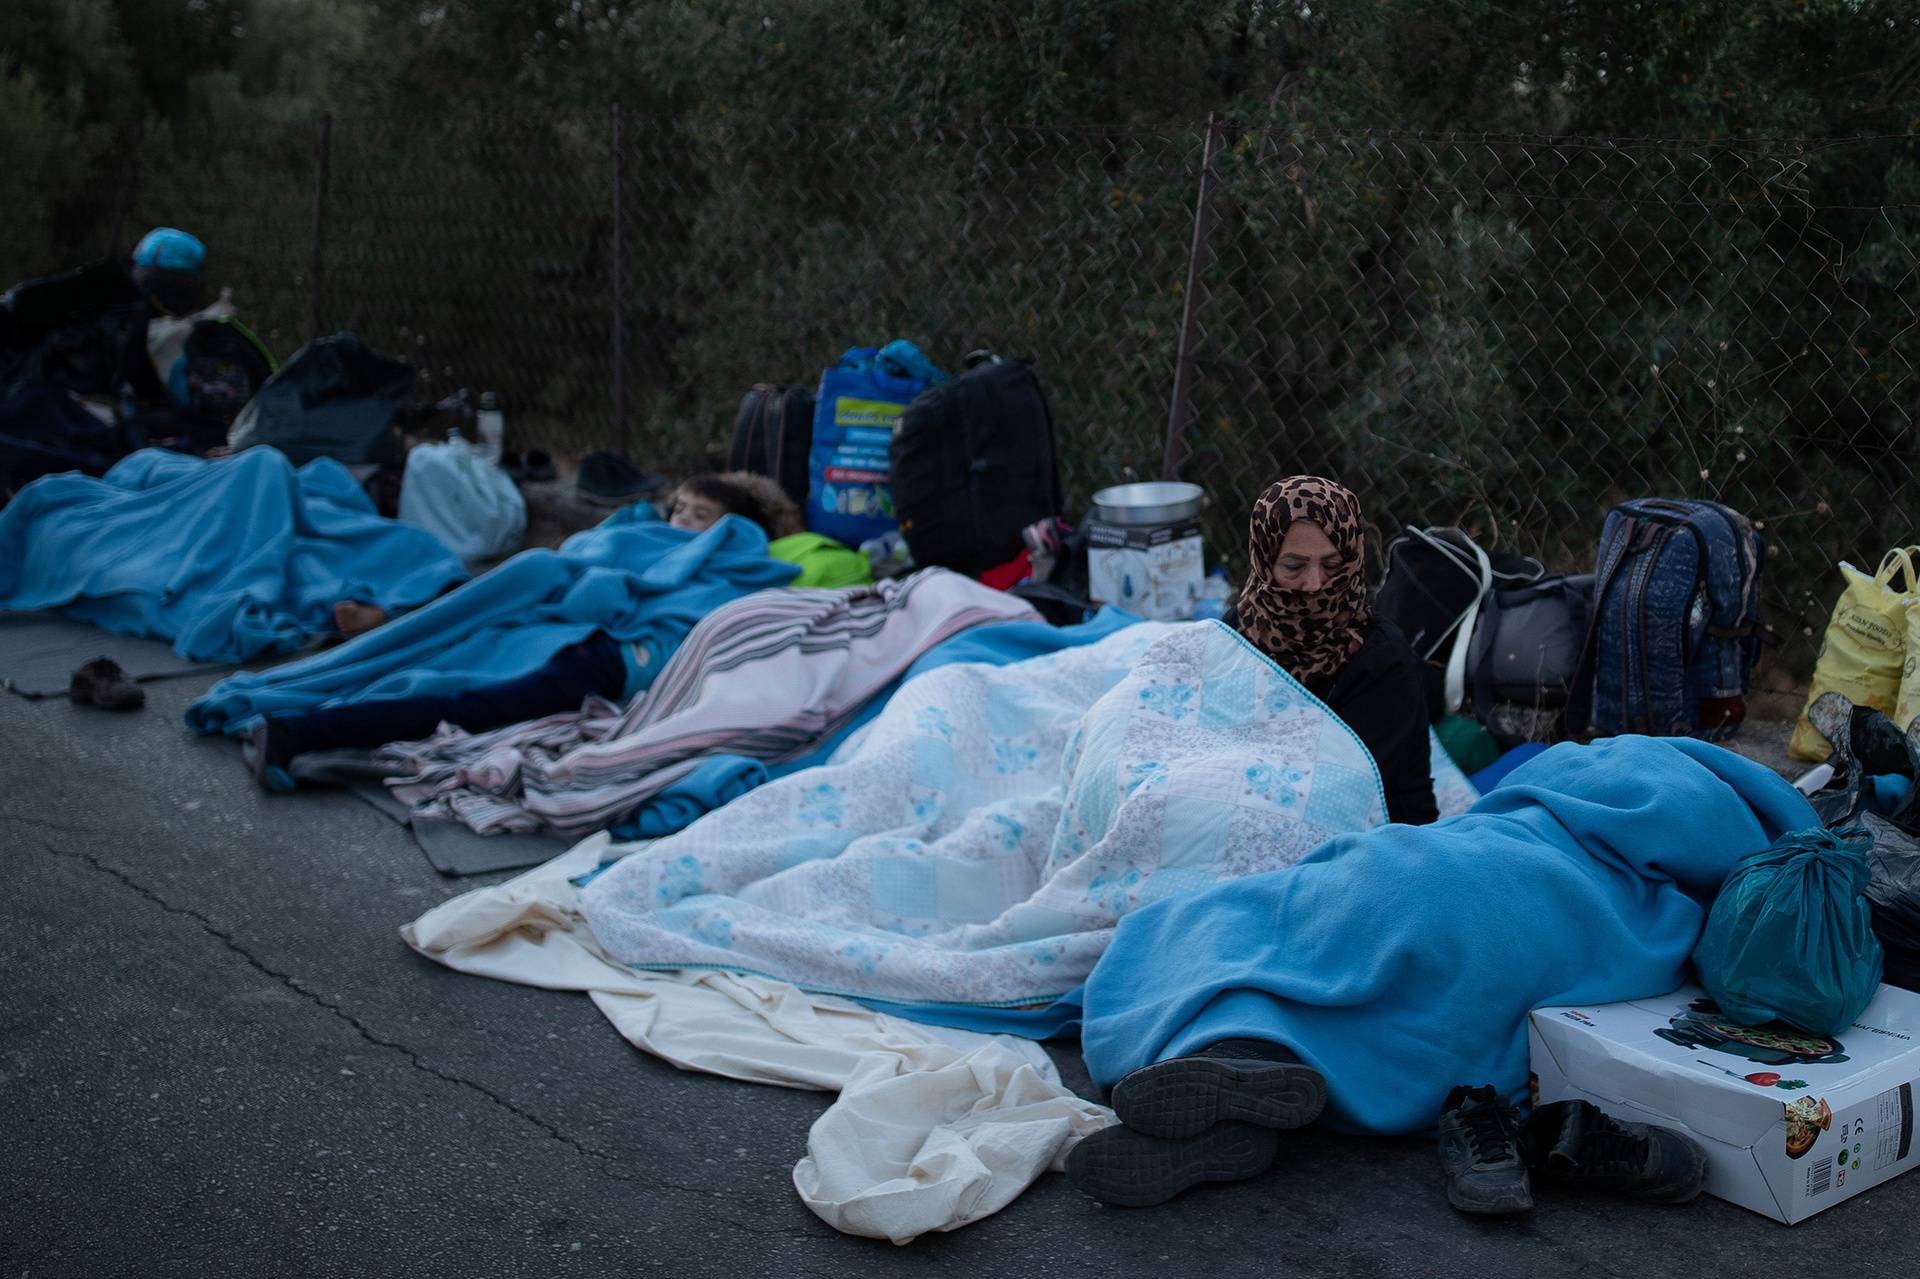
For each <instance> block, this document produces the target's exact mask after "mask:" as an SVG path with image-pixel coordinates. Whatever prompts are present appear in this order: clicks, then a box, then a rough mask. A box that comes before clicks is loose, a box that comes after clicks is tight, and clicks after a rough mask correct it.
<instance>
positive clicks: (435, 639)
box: [187, 515, 796, 735]
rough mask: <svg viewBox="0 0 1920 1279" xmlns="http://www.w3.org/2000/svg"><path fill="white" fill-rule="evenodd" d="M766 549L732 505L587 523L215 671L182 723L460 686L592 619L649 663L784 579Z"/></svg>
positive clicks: (531, 663)
mask: <svg viewBox="0 0 1920 1279" xmlns="http://www.w3.org/2000/svg"><path fill="white" fill-rule="evenodd" d="M396 527H404V526H396ZM407 531H408V532H409V533H412V534H413V535H415V536H418V537H423V538H424V537H426V536H427V534H425V533H422V532H420V531H419V530H418V529H408V530H407ZM766 551H767V538H766V534H765V533H763V532H761V530H760V527H759V526H758V525H756V524H752V523H750V522H748V521H747V520H745V519H742V518H741V517H739V516H737V515H729V516H724V517H722V518H721V519H720V521H719V522H718V523H717V524H715V525H714V526H713V527H712V528H709V529H707V530H706V531H705V532H701V533H693V532H689V531H688V530H686V529H678V528H673V527H672V526H670V525H668V524H665V523H662V522H660V521H657V520H656V521H653V522H651V523H646V524H624V525H619V526H616V527H613V528H594V529H588V530H586V531H585V532H583V533H576V534H574V536H572V537H570V538H568V539H567V540H566V542H565V543H564V544H563V545H562V546H561V548H560V549H559V550H558V551H549V550H544V549H535V550H530V551H522V552H521V553H520V554H518V555H516V556H514V557H513V558H512V559H510V560H508V561H507V562H506V563H504V564H502V565H500V566H499V567H498V568H495V569H493V570H492V571H490V572H487V573H483V574H481V575H480V576H479V577H477V578H475V579H474V580H473V581H471V582H469V583H467V584H466V585H465V586H463V587H461V588H460V589H459V590H457V591H452V592H449V593H448V594H446V595H443V596H441V597H440V598H438V599H436V600H434V601H433V602H432V603H431V604H429V605H427V606H426V607H425V608H421V609H416V610H415V611H413V612H411V613H408V614H407V615H406V616H405V617H400V618H396V619H395V620H393V621H391V622H388V623H387V624H386V625H385V626H380V627H376V628H375V629H373V630H371V631H368V632H367V633H366V634H364V635H360V636H357V637H356V638H354V639H352V640H350V641H349V642H347V643H345V644H342V645H340V647H338V648H335V649H330V650H329V651H327V652H324V653H318V654H315V655H314V656H312V657H309V658H305V659H303V660H301V661H298V662H289V663H287V664H286V665H285V666H281V667H277V668H275V669H274V670H271V671H262V672H248V673H245V674H240V675H234V676H231V677H229V678H227V679H224V680H221V681H220V682H219V683H218V684H216V685H214V686H213V688H211V689H210V690H208V691H207V693H206V695H205V696H203V697H200V698H199V699H197V700H196V701H194V703H193V704H192V705H191V706H189V707H188V708H187V727H189V728H191V729H193V730H194V731H195V732H197V733H228V734H233V735H237V734H239V733H240V732H241V731H242V730H243V729H244V728H245V727H246V725H247V724H248V723H250V722H251V721H252V720H253V718H254V717H255V716H257V715H262V714H267V713H272V712H280V711H296V710H306V709H309V708H312V707H321V706H338V705H340V704H342V703H345V702H353V701H373V700H376V699H380V698H388V697H436V696H444V695H448V694H453V693H458V692H459V691H461V690H462V689H467V688H473V687H476V686H480V685H485V684H494V683H499V682H500V681H502V680H508V679H514V678H517V677H519V676H522V675H526V674H528V673H529V672H531V671H534V670H537V669H539V668H540V667H541V666H543V665H544V664H546V663H547V662H548V661H549V660H551V659H552V657H553V655H554V654H555V653H557V652H559V651H560V650H561V649H563V648H565V647H566V646H567V645H569V644H577V643H579V642H580V641H581V640H583V639H585V638H586V637H587V636H588V635H591V634H592V633H593V632H594V631H595V630H602V631H605V632H606V633H607V634H609V635H611V636H612V637H613V638H614V639H617V640H620V641H622V642H623V643H627V644H631V645H633V646H634V647H635V648H636V649H637V650H641V651H644V652H645V653H646V654H647V655H648V657H649V659H650V662H651V665H650V666H649V669H654V670H657V669H659V668H660V667H662V666H664V665H665V664H666V661H667V658H668V657H669V656H670V655H671V654H672V653H673V651H674V649H676V648H678V647H679V645H680V641H681V640H683V639H684V638H686V634H687V632H688V631H689V630H691V629H692V628H693V625H694V623H695V622H698V621H699V620H700V619H701V618H703V617H705V616H706V615H707V614H708V613H710V612H712V611H713V610H714V609H716V608H718V607H719V606H720V605H722V604H725V603H727V602H728V601H730V600H736V599H739V598H740V597H741V596H742V595H746V594H748V593H749V592H752V591H757V590H761V589H763V588H766V587H770V586H784V585H785V584H786V583H788V582H790V581H792V580H793V575H794V573H795V571H796V570H795V569H794V566H793V565H791V564H787V563H783V562H781V561H779V560H775V559H771V558H769V557H768V555H767V553H766ZM448 557H449V558H451V553H449V554H448ZM456 562H457V561H456Z"/></svg>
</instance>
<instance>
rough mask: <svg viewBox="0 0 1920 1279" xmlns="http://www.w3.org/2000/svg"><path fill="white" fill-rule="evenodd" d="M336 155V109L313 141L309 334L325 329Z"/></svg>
mask: <svg viewBox="0 0 1920 1279" xmlns="http://www.w3.org/2000/svg"><path fill="white" fill-rule="evenodd" d="M332 155H333V113H332V112H331V111H329V112H327V113H325V114H324V115H322V116H321V117H320V134H319V137H318V139H317V140H316V141H315V143H314V166H313V262H312V264H311V266H310V268H309V275H308V285H309V286H310V288H311V289H312V294H313V298H312V317H311V318H312V326H311V328H310V329H309V330H308V336H310V337H319V336H320V335H321V334H323V333H325V332H326V329H325V327H324V324H323V321H322V318H321V317H322V316H323V315H324V313H325V312H324V310H323V308H322V305H321V296H320V289H321V273H322V272H323V271H324V270H325V267H326V243H327V176H328V169H329V166H330V165H331V163H332Z"/></svg>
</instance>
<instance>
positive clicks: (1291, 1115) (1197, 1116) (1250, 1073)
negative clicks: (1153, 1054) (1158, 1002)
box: [1113, 1039, 1327, 1137]
mask: <svg viewBox="0 0 1920 1279" xmlns="http://www.w3.org/2000/svg"><path fill="white" fill-rule="evenodd" d="M1326 1104H1327V1081H1326V1080H1325V1078H1323V1077H1322V1076H1321V1074H1320V1072H1319V1071H1317V1070H1315V1069H1314V1068H1313V1067H1312V1066H1309V1065H1307V1064H1306V1063H1305V1062H1303V1061H1301V1060H1300V1059H1299V1058H1298V1057H1296V1056H1294V1055H1293V1054H1292V1053H1291V1052H1289V1051H1288V1050H1287V1049H1285V1048H1283V1047H1281V1046H1280V1045H1279V1044H1271V1043H1267V1042H1266V1041H1264V1040H1259V1039H1225V1040H1222V1041H1220V1042H1219V1043H1217V1044H1209V1045H1208V1046H1207V1047H1205V1048H1203V1049H1201V1050H1200V1051H1199V1052H1197V1053H1195V1054H1193V1055H1192V1056H1189V1057H1169V1058H1167V1060H1165V1061H1157V1062H1155V1063H1154V1064H1153V1065H1151V1066H1142V1067H1141V1068H1140V1069H1139V1070H1136V1071H1134V1072H1133V1073H1132V1074H1130V1075H1128V1076H1127V1077H1126V1078H1125V1079H1122V1080H1121V1081H1120V1082H1119V1083H1117V1084H1115V1085H1114V1086H1113V1113H1114V1114H1116V1115H1118V1116H1120V1122H1121V1123H1123V1124H1125V1125H1126V1126H1127V1127H1129V1128H1132V1129H1133V1130H1135V1131H1136V1132H1142V1133H1146V1134H1147V1135H1148V1136H1151V1137H1193V1136H1197V1135H1198V1134H1200V1133H1203V1132H1205V1131H1206V1130H1207V1129H1209V1128H1211V1127H1213V1126H1214V1125H1215V1124H1217V1123H1221V1122H1225V1121H1236V1120H1237V1121H1240V1122H1243V1123H1250V1124H1258V1125H1260V1126H1261V1127H1263V1128H1303V1127H1305V1126H1306V1125H1308V1124H1310V1123H1312V1122H1313V1121H1314V1120H1316V1119H1318V1118H1319V1117H1320V1112H1321V1111H1322V1110H1324V1109H1325V1108H1326Z"/></svg>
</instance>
